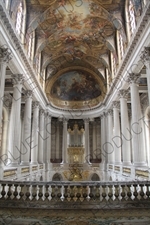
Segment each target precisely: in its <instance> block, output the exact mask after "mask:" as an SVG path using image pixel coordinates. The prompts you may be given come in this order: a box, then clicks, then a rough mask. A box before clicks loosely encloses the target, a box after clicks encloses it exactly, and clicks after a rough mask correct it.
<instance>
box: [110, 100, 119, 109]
mask: <svg viewBox="0 0 150 225" xmlns="http://www.w3.org/2000/svg"><path fill="white" fill-rule="evenodd" d="M112 107H113V109H120V102H119V101H113V102H112Z"/></svg>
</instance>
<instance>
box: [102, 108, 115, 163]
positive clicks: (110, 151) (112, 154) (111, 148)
mask: <svg viewBox="0 0 150 225" xmlns="http://www.w3.org/2000/svg"><path fill="white" fill-rule="evenodd" d="M107 114H108V130H107V131H108V138H107V142H106V143H105V146H104V145H103V149H107V150H106V154H107V155H108V156H107V157H108V163H112V164H113V163H114V159H115V152H114V145H113V142H112V138H113V111H112V110H111V109H110V110H108V113H107Z"/></svg>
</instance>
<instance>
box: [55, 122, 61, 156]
mask: <svg viewBox="0 0 150 225" xmlns="http://www.w3.org/2000/svg"><path fill="white" fill-rule="evenodd" d="M56 127H57V129H56V155H55V158H56V159H59V146H60V140H59V139H60V132H59V119H58V121H57V125H56Z"/></svg>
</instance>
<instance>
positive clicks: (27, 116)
mask: <svg viewBox="0 0 150 225" xmlns="http://www.w3.org/2000/svg"><path fill="white" fill-rule="evenodd" d="M24 94H25V108H24V132H23V142H22V154H21V160H22V161H21V165H24V166H27V165H29V159H30V147H31V146H30V144H31V113H32V91H31V90H26V91H25V93H24Z"/></svg>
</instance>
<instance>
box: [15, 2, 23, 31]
mask: <svg viewBox="0 0 150 225" xmlns="http://www.w3.org/2000/svg"><path fill="white" fill-rule="evenodd" d="M22 21H23V7H22V2H20V4H19V6H18V10H17V15H16V32H17V34H19V35H20V34H21V29H22Z"/></svg>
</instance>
